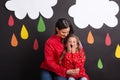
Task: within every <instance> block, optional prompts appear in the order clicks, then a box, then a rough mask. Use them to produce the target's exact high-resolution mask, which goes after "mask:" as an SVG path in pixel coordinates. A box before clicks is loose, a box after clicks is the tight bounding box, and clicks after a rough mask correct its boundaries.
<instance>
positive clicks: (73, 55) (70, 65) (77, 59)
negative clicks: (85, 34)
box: [60, 34, 89, 80]
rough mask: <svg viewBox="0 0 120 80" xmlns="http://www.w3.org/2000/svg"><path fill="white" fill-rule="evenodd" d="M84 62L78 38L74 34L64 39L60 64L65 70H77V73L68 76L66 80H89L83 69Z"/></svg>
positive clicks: (84, 58)
mask: <svg viewBox="0 0 120 80" xmlns="http://www.w3.org/2000/svg"><path fill="white" fill-rule="evenodd" d="M85 60H86V57H85V53H84V50H83V47H82V46H80V40H79V38H78V37H77V36H76V35H74V34H71V35H69V36H68V37H67V38H66V42H65V50H64V51H63V54H62V55H61V57H60V64H61V65H62V66H63V67H65V68H67V69H74V68H77V69H78V70H79V73H78V74H77V75H72V76H71V75H68V76H67V77H68V80H89V78H88V75H87V74H86V72H85V68H84V63H85Z"/></svg>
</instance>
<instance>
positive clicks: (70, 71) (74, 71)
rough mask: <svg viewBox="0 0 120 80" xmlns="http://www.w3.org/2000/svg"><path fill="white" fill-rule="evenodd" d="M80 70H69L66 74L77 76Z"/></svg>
mask: <svg viewBox="0 0 120 80" xmlns="http://www.w3.org/2000/svg"><path fill="white" fill-rule="evenodd" d="M79 71H80V69H79V68H76V69H69V70H67V71H66V74H67V75H73V76H74V75H77V74H78V73H79Z"/></svg>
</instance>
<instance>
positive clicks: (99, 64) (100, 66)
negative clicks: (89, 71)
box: [97, 58, 103, 69]
mask: <svg viewBox="0 0 120 80" xmlns="http://www.w3.org/2000/svg"><path fill="white" fill-rule="evenodd" d="M97 66H98V68H99V69H103V63H102V60H101V59H100V58H99V60H98V64H97Z"/></svg>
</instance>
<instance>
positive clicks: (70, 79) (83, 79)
mask: <svg viewBox="0 0 120 80" xmlns="http://www.w3.org/2000/svg"><path fill="white" fill-rule="evenodd" d="M68 80H76V79H75V78H73V77H69V78H68ZM78 80H87V78H86V77H82V78H80V79H78Z"/></svg>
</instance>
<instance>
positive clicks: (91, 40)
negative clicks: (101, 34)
mask: <svg viewBox="0 0 120 80" xmlns="http://www.w3.org/2000/svg"><path fill="white" fill-rule="evenodd" d="M87 42H88V43H89V44H93V43H94V37H93V35H92V32H91V31H89V33H88V37H87Z"/></svg>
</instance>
